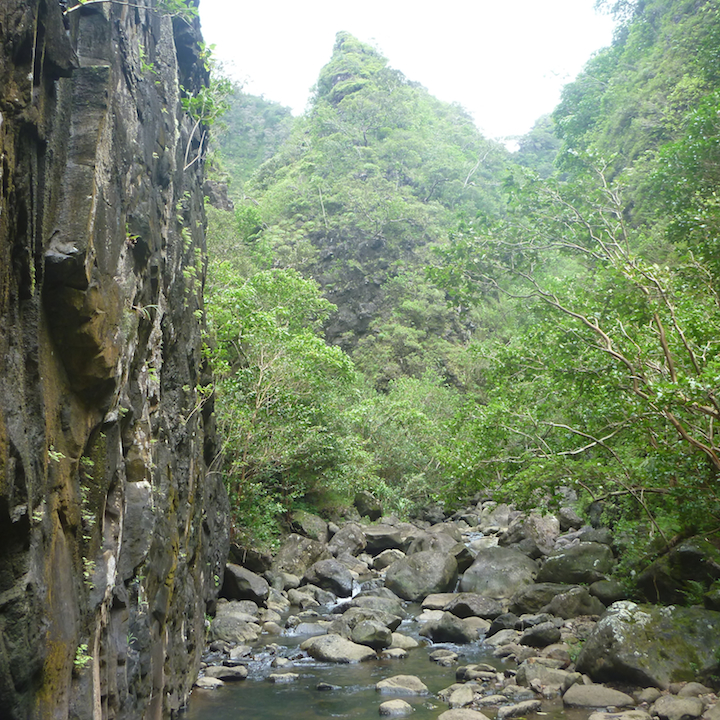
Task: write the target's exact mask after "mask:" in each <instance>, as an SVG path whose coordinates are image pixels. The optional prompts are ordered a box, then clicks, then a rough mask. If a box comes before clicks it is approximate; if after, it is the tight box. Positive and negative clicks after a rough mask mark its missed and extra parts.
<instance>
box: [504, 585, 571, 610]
mask: <svg viewBox="0 0 720 720" xmlns="http://www.w3.org/2000/svg"><path fill="white" fill-rule="evenodd" d="M572 587H573V586H572V585H565V584H563V583H535V584H534V585H528V586H526V587H522V588H520V589H519V590H518V591H517V592H516V593H515V594H514V595H513V596H512V598H511V599H510V612H513V613H517V614H518V615H522V614H523V613H535V612H539V611H540V610H541V609H542V608H544V607H545V606H546V605H547V604H548V603H549V602H550V601H551V600H552V599H553V598H554V597H555V596H556V595H560V593H564V592H567V591H568V590H570V589H571V588H572Z"/></svg>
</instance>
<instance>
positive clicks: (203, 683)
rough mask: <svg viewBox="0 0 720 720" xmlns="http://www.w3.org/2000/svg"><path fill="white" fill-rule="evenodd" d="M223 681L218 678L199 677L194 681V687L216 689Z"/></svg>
mask: <svg viewBox="0 0 720 720" xmlns="http://www.w3.org/2000/svg"><path fill="white" fill-rule="evenodd" d="M223 685H225V683H224V682H223V681H222V680H218V678H212V677H201V678H198V679H197V680H196V681H195V687H196V688H198V689H200V690H216V689H217V688H221V687H222V686H223Z"/></svg>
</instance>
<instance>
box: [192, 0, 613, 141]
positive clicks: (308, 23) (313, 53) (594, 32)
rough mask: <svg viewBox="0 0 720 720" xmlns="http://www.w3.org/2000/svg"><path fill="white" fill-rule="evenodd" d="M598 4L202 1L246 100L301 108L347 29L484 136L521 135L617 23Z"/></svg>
mask: <svg viewBox="0 0 720 720" xmlns="http://www.w3.org/2000/svg"><path fill="white" fill-rule="evenodd" d="M593 4H594V0H444V1H441V2H438V0H435V1H434V2H432V3H430V2H428V0H425V1H424V2H423V0H356V1H355V2H346V1H345V0H254V1H252V0H251V1H250V2H238V0H201V2H200V18H201V20H202V27H203V34H204V35H205V41H206V42H207V43H209V44H213V43H214V44H215V45H216V48H215V54H216V56H217V57H218V58H219V59H220V60H221V61H223V62H224V63H225V64H226V68H227V70H228V71H229V72H230V74H232V75H233V76H234V77H236V78H237V79H240V80H243V81H245V89H246V91H247V92H249V93H252V94H255V95H264V96H265V98H267V99H268V100H276V101H278V102H281V103H282V104H284V105H289V106H290V107H291V108H292V110H293V113H294V114H296V115H297V114H300V113H302V112H303V110H304V109H305V106H306V103H307V100H308V96H309V91H310V88H311V87H312V85H313V84H314V83H315V81H316V80H317V76H318V73H319V72H320V69H321V68H322V66H323V65H325V63H327V62H328V60H329V59H330V56H331V54H332V47H333V43H334V40H335V34H336V33H337V32H338V31H340V30H346V31H348V32H350V33H352V34H353V35H355V36H356V37H357V38H359V39H360V40H362V41H364V42H368V43H371V44H372V45H374V46H375V47H377V48H378V49H379V50H380V51H381V52H382V53H383V55H385V57H387V58H388V60H389V63H390V65H391V66H392V67H394V68H396V69H398V70H400V71H401V72H402V73H403V74H404V75H405V76H406V77H407V78H408V79H410V80H414V81H417V82H419V83H421V84H422V85H424V86H425V87H426V88H428V90H429V91H430V92H431V93H432V94H433V95H435V96H436V97H438V98H440V99H441V100H446V101H448V102H459V103H460V104H461V105H462V106H464V107H465V108H466V109H467V110H469V111H470V112H471V113H472V115H473V117H474V118H475V122H476V123H477V125H478V127H479V128H480V130H481V131H482V132H483V133H484V134H485V135H486V136H488V137H494V138H502V137H508V136H514V135H522V134H524V133H526V132H527V131H528V130H529V129H530V128H531V127H532V125H533V123H534V121H535V120H536V119H537V118H538V117H539V116H540V115H542V114H544V113H547V112H550V111H551V110H552V109H553V107H555V105H556V104H557V102H558V100H559V98H560V90H561V88H562V85H563V84H564V83H566V82H568V81H569V80H571V79H572V78H574V77H575V76H576V75H577V73H578V72H579V71H580V70H581V69H582V66H583V65H584V64H585V62H586V61H587V60H588V59H589V58H590V56H591V55H592V53H593V52H594V51H595V50H598V49H599V48H601V47H605V46H606V45H609V44H610V40H611V38H612V22H611V20H610V19H609V18H608V17H607V16H603V15H598V14H597V13H595V11H594V10H593Z"/></svg>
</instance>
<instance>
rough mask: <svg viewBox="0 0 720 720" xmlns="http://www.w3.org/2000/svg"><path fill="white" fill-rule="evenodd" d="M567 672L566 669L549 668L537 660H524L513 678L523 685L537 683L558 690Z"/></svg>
mask: <svg viewBox="0 0 720 720" xmlns="http://www.w3.org/2000/svg"><path fill="white" fill-rule="evenodd" d="M569 674H570V673H568V672H567V671H566V670H561V669H559V668H551V667H547V666H546V665H542V664H541V663H539V662H530V660H525V661H524V662H522V663H521V664H520V666H519V667H518V669H517V674H516V676H515V679H516V681H517V684H518V685H524V686H525V687H535V686H537V685H539V686H540V687H544V688H549V689H552V690H556V691H558V692H559V691H560V689H561V688H562V687H563V686H564V684H565V682H566V681H567V678H568V675H569Z"/></svg>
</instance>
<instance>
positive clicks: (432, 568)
mask: <svg viewBox="0 0 720 720" xmlns="http://www.w3.org/2000/svg"><path fill="white" fill-rule="evenodd" d="M456 582H457V563H456V562H455V558H454V557H452V556H451V555H446V554H444V553H436V552H433V551H432V550H427V551H425V552H419V553H415V555H409V556H408V557H407V558H404V559H403V560H398V561H397V562H395V563H393V564H392V565H391V566H390V567H389V568H388V569H387V574H386V575H385V586H386V587H388V588H389V589H390V590H392V591H393V592H394V593H395V594H396V595H398V596H399V597H401V598H403V600H410V601H411V602H418V601H421V600H422V599H423V598H425V597H426V596H427V595H430V594H431V593H438V592H447V591H448V590H452V589H453V588H454V587H455V584H456Z"/></svg>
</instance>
